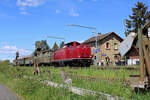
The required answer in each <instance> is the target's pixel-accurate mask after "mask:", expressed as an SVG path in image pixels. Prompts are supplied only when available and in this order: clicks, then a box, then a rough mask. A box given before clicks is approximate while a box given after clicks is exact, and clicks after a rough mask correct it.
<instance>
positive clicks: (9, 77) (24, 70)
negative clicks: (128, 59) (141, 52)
mask: <svg viewBox="0 0 150 100" xmlns="http://www.w3.org/2000/svg"><path fill="white" fill-rule="evenodd" d="M47 70H50V73H51V81H53V82H57V83H62V79H61V75H60V70H61V68H54V67H52V66H51V67H47V68H46V67H41V75H40V76H39V75H37V76H36V75H33V68H32V67H19V66H18V67H13V66H12V65H10V64H9V63H7V62H5V63H1V64H0V83H2V84H5V85H6V86H8V87H9V88H10V89H12V90H13V91H14V92H16V93H17V94H18V95H19V96H21V97H22V98H23V99H24V100H101V99H102V97H95V96H79V95H75V94H73V93H71V92H69V90H67V89H64V88H54V87H50V86H46V85H44V84H42V83H41V81H38V80H36V79H40V80H48V79H49V77H48V73H47ZM65 71H66V72H67V73H70V72H71V73H74V74H75V75H81V76H82V75H83V76H91V77H98V78H103V79H104V80H83V79H80V78H76V77H73V78H72V85H73V86H76V87H80V88H84V89H89V90H93V91H97V92H102V93H106V94H111V95H113V96H120V97H123V98H127V99H130V98H132V99H135V100H148V99H149V97H150V94H149V92H145V93H137V94H135V93H134V92H132V91H131V90H130V87H129V86H128V85H126V84H125V83H124V80H127V79H128V77H129V75H131V74H138V73H139V72H138V71H136V70H124V69H121V70H111V69H105V70H96V69H94V68H78V69H73V68H69V67H65ZM24 76H29V77H32V78H33V79H35V80H31V79H29V78H24ZM108 78H110V79H111V78H112V79H114V78H117V79H118V80H117V81H116V80H112V81H108V80H107V79H108ZM103 99H104V98H103Z"/></svg>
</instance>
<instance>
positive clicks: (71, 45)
mask: <svg viewBox="0 0 150 100" xmlns="http://www.w3.org/2000/svg"><path fill="white" fill-rule="evenodd" d="M78 45H80V43H78V42H70V43H67V44H66V46H67V47H73V46H78Z"/></svg>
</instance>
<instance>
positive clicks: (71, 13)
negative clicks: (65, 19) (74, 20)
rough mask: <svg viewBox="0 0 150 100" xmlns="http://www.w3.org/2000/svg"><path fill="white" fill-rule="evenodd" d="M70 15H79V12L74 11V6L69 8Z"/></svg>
mask: <svg viewBox="0 0 150 100" xmlns="http://www.w3.org/2000/svg"><path fill="white" fill-rule="evenodd" d="M70 16H74V17H77V16H79V13H77V12H75V10H74V8H72V9H71V10H70Z"/></svg>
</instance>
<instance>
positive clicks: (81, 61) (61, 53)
mask: <svg viewBox="0 0 150 100" xmlns="http://www.w3.org/2000/svg"><path fill="white" fill-rule="evenodd" d="M52 64H53V65H54V66H67V65H68V66H72V67H82V66H83V67H89V66H90V64H91V48H90V46H88V45H81V44H80V43H78V42H75V41H74V42H70V43H67V44H65V46H64V47H63V48H62V49H59V50H57V51H55V52H54V56H53V61H52Z"/></svg>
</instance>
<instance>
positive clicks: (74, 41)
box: [65, 41, 81, 45]
mask: <svg viewBox="0 0 150 100" xmlns="http://www.w3.org/2000/svg"><path fill="white" fill-rule="evenodd" d="M74 42H76V44H81V43H79V42H77V41H73V42H69V43H66V44H65V45H69V44H73V43H74Z"/></svg>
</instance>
